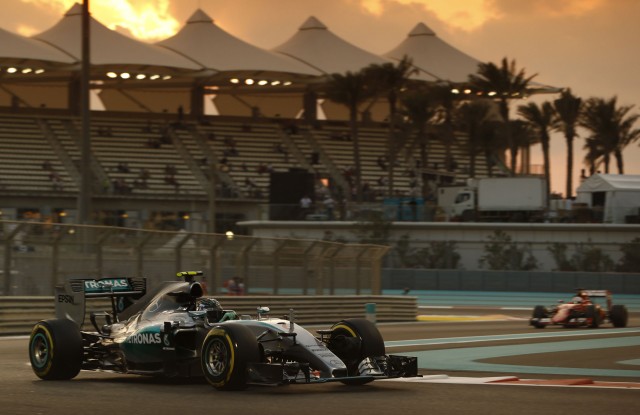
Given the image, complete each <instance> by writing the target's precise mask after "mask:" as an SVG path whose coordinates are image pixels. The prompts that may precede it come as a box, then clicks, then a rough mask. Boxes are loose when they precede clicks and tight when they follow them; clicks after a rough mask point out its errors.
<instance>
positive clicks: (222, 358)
mask: <svg viewBox="0 0 640 415" xmlns="http://www.w3.org/2000/svg"><path fill="white" fill-rule="evenodd" d="M178 275H179V276H181V277H182V278H185V279H186V281H179V282H167V283H164V284H163V285H162V286H160V287H159V288H158V289H156V290H154V291H152V292H149V293H147V292H146V280H145V279H135V278H109V279H100V280H83V279H76V280H71V281H69V282H67V284H65V285H64V286H60V287H57V294H56V296H55V299H56V314H57V318H56V319H52V320H45V321H40V322H38V323H37V324H36V325H35V326H34V328H33V331H32V333H31V336H30V339H29V356H30V360H31V366H32V368H33V371H34V372H35V374H36V375H37V376H38V377H40V378H41V379H45V380H65V379H72V378H74V377H75V376H76V375H77V374H78V373H79V371H80V370H96V371H112V372H117V373H132V374H142V375H160V376H183V377H191V376H204V377H205V378H206V380H207V381H208V382H209V383H211V384H212V385H213V386H214V387H215V388H217V389H243V388H245V387H247V385H250V384H270V385H274V384H297V383H305V384H309V383H324V382H332V381H338V382H342V383H344V384H348V385H361V384H366V383H369V382H371V381H373V380H375V379H380V378H389V377H411V376H418V373H417V371H418V369H417V367H418V366H417V359H416V358H415V357H405V356H393V355H386V353H385V346H384V341H383V339H382V336H381V335H380V332H379V331H378V329H377V328H376V327H375V325H374V324H373V323H371V322H369V321H368V320H366V319H361V318H354V319H346V320H342V321H340V322H338V323H336V324H334V325H333V326H331V327H330V328H329V329H326V330H319V331H318V332H317V334H318V335H317V336H316V335H313V334H311V333H310V332H309V331H307V330H305V329H304V328H303V327H301V326H300V325H298V324H296V323H295V321H294V312H293V310H292V311H291V314H290V315H289V316H284V317H282V318H271V317H269V316H268V312H269V309H268V308H267V307H261V308H259V309H258V312H257V317H256V318H251V317H249V316H242V317H240V316H238V315H237V314H236V313H235V312H234V311H233V310H225V309H223V308H222V307H221V306H220V303H219V302H218V301H217V300H216V299H214V298H211V297H206V296H204V290H203V287H202V285H201V284H200V283H199V282H197V281H195V277H196V276H198V275H202V272H200V271H197V272H182V273H178ZM88 298H110V299H111V311H110V312H92V313H91V314H90V317H91V322H92V324H93V327H94V329H95V331H93V330H91V331H83V330H81V329H80V327H82V325H83V321H84V317H85V299H88Z"/></svg>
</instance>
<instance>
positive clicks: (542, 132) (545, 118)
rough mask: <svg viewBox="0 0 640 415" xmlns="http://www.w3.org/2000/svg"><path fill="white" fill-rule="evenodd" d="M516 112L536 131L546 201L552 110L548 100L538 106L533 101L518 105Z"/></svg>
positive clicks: (549, 182) (549, 164) (549, 176)
mask: <svg viewBox="0 0 640 415" xmlns="http://www.w3.org/2000/svg"><path fill="white" fill-rule="evenodd" d="M518 114H520V116H522V117H523V118H524V119H525V120H526V121H527V122H528V123H529V124H530V125H531V127H532V128H533V130H534V131H535V132H536V133H537V135H538V137H539V139H540V144H541V146H542V157H543V160H544V178H545V179H546V181H547V183H546V192H547V201H548V200H549V195H550V194H551V163H550V161H549V141H550V139H551V137H550V131H551V128H552V127H553V121H554V115H555V113H554V110H553V106H552V105H551V103H550V102H544V103H542V105H541V106H538V105H537V104H536V103H534V102H530V103H529V104H527V105H521V106H519V107H518Z"/></svg>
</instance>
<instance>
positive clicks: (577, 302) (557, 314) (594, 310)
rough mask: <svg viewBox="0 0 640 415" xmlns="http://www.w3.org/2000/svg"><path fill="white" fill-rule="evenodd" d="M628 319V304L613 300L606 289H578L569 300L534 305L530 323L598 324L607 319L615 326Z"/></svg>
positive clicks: (589, 325)
mask: <svg viewBox="0 0 640 415" xmlns="http://www.w3.org/2000/svg"><path fill="white" fill-rule="evenodd" d="M628 320H629V313H628V311H627V307H625V306H623V305H620V304H615V305H614V304H613V303H612V299H611V292H610V291H608V290H583V289H578V290H577V292H576V295H575V296H574V297H573V298H572V299H571V301H570V302H568V303H565V302H563V301H559V302H558V304H557V305H555V306H551V307H545V306H543V305H537V306H536V307H535V308H534V309H533V315H532V317H531V319H530V320H529V324H530V325H532V326H533V327H535V328H537V329H543V328H545V327H546V326H548V325H549V324H555V325H562V326H564V327H591V328H597V327H600V324H602V323H606V322H610V323H611V324H613V326H614V327H626V326H627V322H628Z"/></svg>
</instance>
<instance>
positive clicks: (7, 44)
mask: <svg viewBox="0 0 640 415" xmlns="http://www.w3.org/2000/svg"><path fill="white" fill-rule="evenodd" d="M0 59H2V62H3V63H10V62H11V63H16V64H24V65H33V64H40V65H42V64H46V65H47V66H48V65H52V64H53V65H55V64H61V65H69V64H73V63H75V62H76V60H75V59H74V58H72V57H71V56H69V55H67V54H65V53H63V52H61V51H59V50H58V49H56V48H54V47H52V46H50V45H47V44H46V43H43V42H41V41H39V40H35V39H30V38H27V37H24V36H20V35H17V34H15V33H11V32H9V31H7V30H4V29H1V28H0Z"/></svg>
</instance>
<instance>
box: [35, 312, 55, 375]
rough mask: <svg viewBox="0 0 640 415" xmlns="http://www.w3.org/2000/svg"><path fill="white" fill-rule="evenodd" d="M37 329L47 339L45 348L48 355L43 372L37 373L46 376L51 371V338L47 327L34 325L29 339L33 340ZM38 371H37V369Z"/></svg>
mask: <svg viewBox="0 0 640 415" xmlns="http://www.w3.org/2000/svg"><path fill="white" fill-rule="evenodd" d="M39 329H42V331H43V332H44V335H45V336H46V338H47V342H48V344H47V346H48V351H47V353H48V355H49V360H48V361H47V365H46V366H45V368H44V371H43V372H39V373H41V374H42V376H46V375H47V374H48V373H49V371H50V370H51V363H52V362H53V336H51V332H50V331H49V329H47V327H46V326H45V325H43V324H36V325H35V327H34V328H33V330H32V331H31V339H33V336H34V335H35V334H36V333H37V331H38V330H39ZM38 370H39V369H38Z"/></svg>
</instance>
